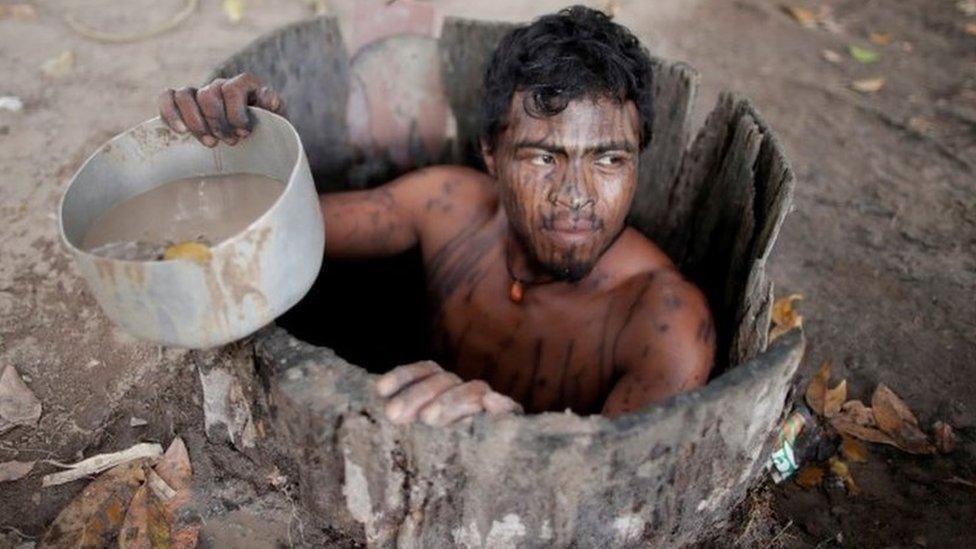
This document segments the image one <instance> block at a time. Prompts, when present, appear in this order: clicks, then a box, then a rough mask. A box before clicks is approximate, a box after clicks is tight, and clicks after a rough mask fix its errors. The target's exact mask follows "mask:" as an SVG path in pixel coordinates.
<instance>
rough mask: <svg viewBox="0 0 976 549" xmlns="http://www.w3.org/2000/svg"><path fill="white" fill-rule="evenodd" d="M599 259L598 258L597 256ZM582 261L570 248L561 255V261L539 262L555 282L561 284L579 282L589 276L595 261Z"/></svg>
mask: <svg viewBox="0 0 976 549" xmlns="http://www.w3.org/2000/svg"><path fill="white" fill-rule="evenodd" d="M597 258H599V256H597ZM597 258H594V259H592V260H590V261H584V260H582V259H579V258H577V257H576V256H575V252H574V250H573V249H572V248H570V250H569V251H568V252H567V253H566V254H564V255H563V257H562V258H561V259H558V260H555V261H548V262H541V261H540V262H539V264H540V265H541V266H542V268H543V269H544V270H545V271H546V272H547V273H549V275H551V276H552V277H553V278H555V279H556V280H561V281H563V282H579V281H580V280H583V279H584V278H586V275H588V274H590V271H592V270H593V267H594V265H596V259H597Z"/></svg>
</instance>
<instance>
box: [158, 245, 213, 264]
mask: <svg viewBox="0 0 976 549" xmlns="http://www.w3.org/2000/svg"><path fill="white" fill-rule="evenodd" d="M211 257H213V256H212V254H211V253H210V248H209V247H208V246H207V245H206V244H201V243H200V242H196V241H194V240H187V241H186V242H180V243H178V244H173V245H172V246H169V247H167V248H166V250H165V251H164V252H163V259H165V260H170V259H185V260H187V261H196V262H198V263H204V262H207V261H210V258H211Z"/></svg>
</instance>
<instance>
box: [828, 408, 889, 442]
mask: <svg viewBox="0 0 976 549" xmlns="http://www.w3.org/2000/svg"><path fill="white" fill-rule="evenodd" d="M830 425H831V426H832V427H833V428H834V429H837V432H839V433H841V434H845V435H850V436H852V437H854V438H857V439H860V440H865V441H867V442H876V443H878V444H890V445H892V446H895V441H894V440H892V439H891V437H889V436H888V435H887V434H885V433H884V431H881V430H879V429H878V428H876V427H865V426H864V425H858V424H857V423H854V422H853V421H850V420H849V419H848V418H846V417H844V416H842V415H840V416H834V417H832V418H830Z"/></svg>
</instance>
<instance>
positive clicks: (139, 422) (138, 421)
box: [129, 416, 149, 427]
mask: <svg viewBox="0 0 976 549" xmlns="http://www.w3.org/2000/svg"><path fill="white" fill-rule="evenodd" d="M148 424H149V422H148V421H146V420H144V419H142V418H138V417H136V416H132V419H130V420H129V427H142V426H143V425H148Z"/></svg>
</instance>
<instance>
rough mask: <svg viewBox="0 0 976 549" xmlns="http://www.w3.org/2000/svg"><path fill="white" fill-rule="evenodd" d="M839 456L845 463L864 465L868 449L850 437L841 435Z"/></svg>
mask: <svg viewBox="0 0 976 549" xmlns="http://www.w3.org/2000/svg"><path fill="white" fill-rule="evenodd" d="M840 455H842V456H844V459H846V460H847V461H853V462H854V463H865V462H867V460H868V447H867V446H865V445H864V443H863V442H861V441H860V440H857V439H856V438H854V437H852V436H848V435H845V434H841V441H840Z"/></svg>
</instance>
